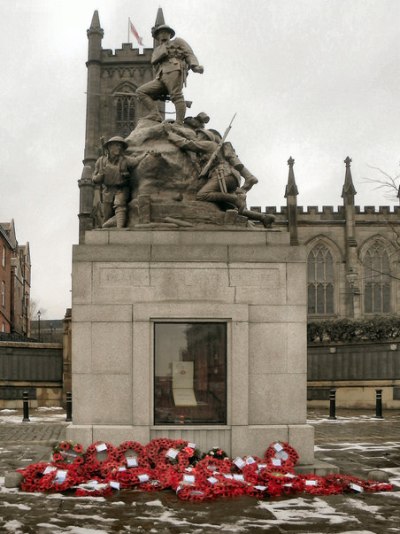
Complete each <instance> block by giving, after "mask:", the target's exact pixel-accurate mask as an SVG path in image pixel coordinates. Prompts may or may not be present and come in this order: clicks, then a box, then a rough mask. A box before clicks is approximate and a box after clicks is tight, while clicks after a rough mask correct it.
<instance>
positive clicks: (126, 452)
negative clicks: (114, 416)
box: [117, 441, 150, 467]
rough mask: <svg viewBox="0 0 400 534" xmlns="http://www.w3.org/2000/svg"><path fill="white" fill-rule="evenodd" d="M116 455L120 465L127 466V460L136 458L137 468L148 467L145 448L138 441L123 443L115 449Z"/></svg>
mask: <svg viewBox="0 0 400 534" xmlns="http://www.w3.org/2000/svg"><path fill="white" fill-rule="evenodd" d="M117 455H118V456H119V458H120V461H121V463H122V465H128V458H136V460H137V464H138V466H140V467H150V463H149V460H148V458H147V455H146V453H145V448H144V447H143V445H142V444H141V443H139V442H138V441H124V442H123V443H121V445H120V446H119V447H118V448H117ZM135 467H136V466H135Z"/></svg>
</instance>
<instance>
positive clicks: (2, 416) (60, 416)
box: [0, 406, 66, 425]
mask: <svg viewBox="0 0 400 534" xmlns="http://www.w3.org/2000/svg"><path fill="white" fill-rule="evenodd" d="M65 418H66V415H65V412H64V410H63V408H61V407H60V406H51V407H47V406H42V407H40V408H34V409H31V410H29V421H30V422H31V423H52V422H53V423H59V422H62V421H65ZM22 419H23V413H22V410H10V409H4V410H0V424H9V425H12V424H20V423H22Z"/></svg>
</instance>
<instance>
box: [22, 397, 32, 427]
mask: <svg viewBox="0 0 400 534" xmlns="http://www.w3.org/2000/svg"><path fill="white" fill-rule="evenodd" d="M22 406H23V412H24V417H23V419H22V422H23V423H26V422H28V421H30V419H29V393H28V392H27V391H24V392H23V393H22Z"/></svg>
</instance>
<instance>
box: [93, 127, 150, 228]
mask: <svg viewBox="0 0 400 534" xmlns="http://www.w3.org/2000/svg"><path fill="white" fill-rule="evenodd" d="M127 146H128V145H127V143H126V142H125V140H124V139H123V138H122V137H119V136H115V137H112V138H111V139H109V140H108V141H107V142H106V143H105V144H104V146H103V149H104V151H105V154H104V155H103V156H100V158H99V159H98V160H97V161H96V165H95V169H94V173H93V177H92V180H93V182H94V183H95V184H99V185H100V186H101V188H102V191H101V193H102V194H101V197H102V206H103V219H104V224H103V227H107V226H112V225H115V223H116V226H117V228H124V227H125V226H126V222H127V206H128V203H129V201H130V197H131V171H132V170H133V169H134V168H135V167H136V166H137V165H138V164H139V163H140V162H141V161H142V159H144V158H145V157H146V156H147V155H148V153H149V152H145V153H144V154H141V155H140V156H137V157H129V156H125V155H124V151H125V150H126V148H127ZM114 215H115V219H116V221H115V222H114V221H113V217H114Z"/></svg>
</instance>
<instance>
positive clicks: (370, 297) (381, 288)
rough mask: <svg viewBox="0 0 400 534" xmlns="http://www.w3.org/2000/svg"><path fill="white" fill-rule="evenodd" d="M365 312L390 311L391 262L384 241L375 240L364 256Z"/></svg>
mask: <svg viewBox="0 0 400 534" xmlns="http://www.w3.org/2000/svg"><path fill="white" fill-rule="evenodd" d="M363 264H364V312H365V313H389V312H390V264H389V256H388V254H387V252H386V250H385V248H384V246H383V244H382V243H379V242H375V243H374V244H373V245H372V246H371V247H370V248H369V249H368V250H367V253H366V254H365V257H364V262H363Z"/></svg>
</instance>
